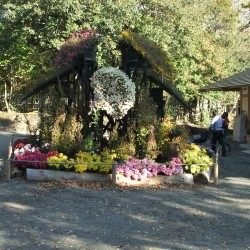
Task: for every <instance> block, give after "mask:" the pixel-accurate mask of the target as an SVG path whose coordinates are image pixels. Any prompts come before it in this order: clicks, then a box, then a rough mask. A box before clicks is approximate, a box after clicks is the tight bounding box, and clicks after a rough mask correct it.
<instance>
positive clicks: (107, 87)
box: [91, 67, 135, 119]
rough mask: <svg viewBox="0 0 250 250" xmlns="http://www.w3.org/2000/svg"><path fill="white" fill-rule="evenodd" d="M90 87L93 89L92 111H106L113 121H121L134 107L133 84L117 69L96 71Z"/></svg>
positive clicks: (110, 68)
mask: <svg viewBox="0 0 250 250" xmlns="http://www.w3.org/2000/svg"><path fill="white" fill-rule="evenodd" d="M91 86H92V87H93V88H94V101H93V102H92V109H93V110H95V109H101V110H106V112H107V113H108V114H109V115H111V116H112V117H113V118H114V119H121V118H123V117H124V116H125V115H126V114H127V112H128V111H129V109H131V108H132V107H133V106H134V102H135V84H134V83H133V82H132V81H131V80H130V79H129V77H128V76H127V75H126V74H125V73H124V72H123V71H121V70H119V69H117V68H113V67H108V68H102V69H100V70H98V71H96V72H95V73H94V75H93V76H92V78H91Z"/></svg>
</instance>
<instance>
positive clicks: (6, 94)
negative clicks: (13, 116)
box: [4, 82, 10, 113]
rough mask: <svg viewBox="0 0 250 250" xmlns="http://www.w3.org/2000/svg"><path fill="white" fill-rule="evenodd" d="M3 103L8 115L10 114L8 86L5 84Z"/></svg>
mask: <svg viewBox="0 0 250 250" xmlns="http://www.w3.org/2000/svg"><path fill="white" fill-rule="evenodd" d="M4 103H5V108H6V111H7V112H8V113H10V105H9V102H8V86H7V83H6V82H5V83H4Z"/></svg>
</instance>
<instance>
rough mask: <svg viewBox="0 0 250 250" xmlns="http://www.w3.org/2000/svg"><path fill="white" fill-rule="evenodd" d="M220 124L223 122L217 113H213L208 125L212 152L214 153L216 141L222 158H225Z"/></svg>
mask: <svg viewBox="0 0 250 250" xmlns="http://www.w3.org/2000/svg"><path fill="white" fill-rule="evenodd" d="M222 123H223V121H222V118H221V116H220V115H219V114H218V111H217V110H215V111H213V119H212V122H211V125H210V131H211V133H212V150H213V151H214V153H216V143H217V141H218V142H219V144H220V145H221V147H222V156H226V148H225V144H224V135H223V128H222Z"/></svg>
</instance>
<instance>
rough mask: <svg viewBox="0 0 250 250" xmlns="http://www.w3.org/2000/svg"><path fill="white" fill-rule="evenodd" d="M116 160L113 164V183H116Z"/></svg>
mask: <svg viewBox="0 0 250 250" xmlns="http://www.w3.org/2000/svg"><path fill="white" fill-rule="evenodd" d="M116 166H117V164H116V162H115V163H114V164H113V166H112V183H113V184H116Z"/></svg>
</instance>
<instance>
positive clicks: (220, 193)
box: [0, 142, 250, 250]
mask: <svg viewBox="0 0 250 250" xmlns="http://www.w3.org/2000/svg"><path fill="white" fill-rule="evenodd" d="M231 143H232V148H233V149H232V152H230V153H229V154H228V156H227V157H223V158H220V160H219V168H220V170H219V176H220V181H219V185H218V186H215V185H214V184H213V182H212V180H211V182H210V183H209V184H208V185H206V186H194V187H191V186H185V185H180V186H170V185H168V186H158V187H153V188H136V187H134V188H119V187H112V186H111V185H107V186H101V185H96V184H89V185H80V184H77V183H52V182H51V183H39V182H31V181H26V180H25V179H21V178H20V179H12V180H11V181H9V182H3V181H1V182H0V249H1V250H7V249H18V250H19V249H20V250H22V249H23V250H29V249H30V250H31V249H32V250H33V249H37V250H40V249H100V250H101V249H102V250H113V249H152V250H153V249H154V250H155V249H173V250H177V249H199V250H200V249H236V250H238V249H239V250H240V249H250V199H249V198H250V158H249V155H248V154H245V153H242V152H241V150H240V147H239V143H237V142H231Z"/></svg>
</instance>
